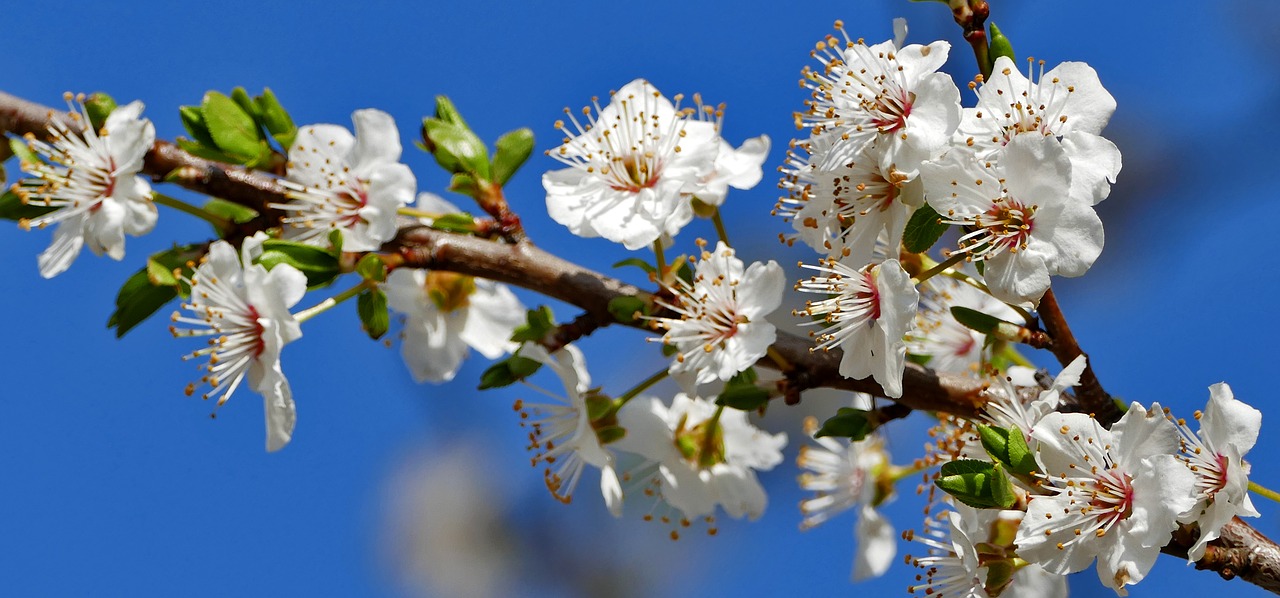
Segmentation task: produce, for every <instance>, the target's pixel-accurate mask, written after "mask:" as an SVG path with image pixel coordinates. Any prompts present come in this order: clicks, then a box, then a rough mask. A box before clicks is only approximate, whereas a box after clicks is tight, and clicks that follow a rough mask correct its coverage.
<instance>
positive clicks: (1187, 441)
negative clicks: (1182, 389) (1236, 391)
mask: <svg viewBox="0 0 1280 598" xmlns="http://www.w3.org/2000/svg"><path fill="white" fill-rule="evenodd" d="M1195 415H1196V419H1198V420H1200V431H1199V432H1198V433H1193V432H1191V430H1190V428H1188V427H1187V424H1186V421H1185V420H1178V421H1177V422H1176V423H1177V425H1178V431H1179V432H1180V433H1181V435H1182V459H1183V460H1184V461H1185V462H1186V464H1187V466H1188V467H1189V468H1190V469H1191V471H1192V472H1194V473H1195V476H1196V499H1197V501H1198V502H1197V503H1196V506H1195V508H1193V509H1192V510H1191V512H1189V513H1188V514H1187V516H1184V517H1183V518H1182V520H1183V522H1185V523H1190V522H1195V523H1198V524H1199V525H1200V538H1199V539H1198V540H1196V543H1195V545H1194V546H1192V547H1191V548H1190V549H1189V550H1187V559H1188V560H1190V561H1198V560H1200V557H1202V556H1204V551H1205V545H1207V544H1208V543H1209V542H1210V541H1212V540H1214V539H1215V538H1217V537H1218V534H1219V533H1220V532H1221V530H1222V526H1224V525H1226V524H1227V523H1228V522H1229V521H1231V519H1232V518H1233V517H1237V516H1243V517H1258V516H1259V515H1260V513H1258V511H1257V509H1254V508H1253V501H1252V500H1250V499H1249V464H1248V463H1246V462H1245V461H1244V459H1243V457H1244V454H1245V453H1247V452H1249V449H1251V448H1253V445H1254V443H1256V442H1257V441H1258V431H1259V430H1260V429H1261V428H1262V412H1261V411H1258V410H1257V409H1254V408H1253V407H1250V406H1249V405H1246V404H1244V402H1242V401H1240V400H1239V399H1236V398H1235V395H1233V394H1232V393H1231V387H1230V386H1227V384H1226V383H1225V382H1219V383H1217V384H1214V385H1213V386H1210V387H1209V404H1208V405H1206V406H1205V408H1204V412H1203V413H1201V412H1199V411H1197V412H1196V414H1195Z"/></svg>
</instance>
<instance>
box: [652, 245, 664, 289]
mask: <svg viewBox="0 0 1280 598" xmlns="http://www.w3.org/2000/svg"><path fill="white" fill-rule="evenodd" d="M653 255H654V259H656V260H657V261H658V282H662V281H664V280H666V279H667V255H666V254H665V253H663V251H662V239H658V240H657V241H654V242H653Z"/></svg>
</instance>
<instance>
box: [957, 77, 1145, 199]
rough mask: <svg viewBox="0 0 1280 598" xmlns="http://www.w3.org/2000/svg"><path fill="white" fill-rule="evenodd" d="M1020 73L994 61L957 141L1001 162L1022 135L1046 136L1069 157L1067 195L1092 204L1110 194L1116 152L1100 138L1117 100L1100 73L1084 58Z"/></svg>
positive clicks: (981, 157) (980, 155)
mask: <svg viewBox="0 0 1280 598" xmlns="http://www.w3.org/2000/svg"><path fill="white" fill-rule="evenodd" d="M1031 69H1032V63H1031V61H1027V74H1026V75H1023V74H1022V73H1021V72H1019V71H1018V69H1017V65H1015V64H1014V62H1013V61H1012V60H1010V59H1009V58H1008V57H1005V56H1001V57H999V58H997V59H996V63H995V66H994V67H993V68H992V69H991V77H989V78H988V79H987V80H986V81H985V82H984V83H983V85H982V86H981V87H979V88H978V105H977V106H976V107H974V108H966V109H965V110H964V117H963V118H962V119H961V121H960V127H959V129H957V130H956V134H955V143H956V144H957V145H965V146H967V147H970V148H972V149H973V151H974V152H975V153H976V154H977V156H978V159H979V160H983V161H986V162H999V161H1000V160H1002V159H1003V150H1004V147H1005V146H1006V145H1007V144H1008V143H1009V141H1010V140H1012V139H1013V138H1014V137H1016V136H1018V135H1020V134H1023V133H1033V134H1036V135H1038V136H1044V137H1050V138H1053V139H1056V140H1058V141H1059V142H1060V143H1061V144H1062V149H1063V150H1064V151H1065V153H1066V155H1067V157H1068V158H1069V159H1070V160H1071V194H1070V195H1071V198H1072V199H1074V200H1077V201H1080V202H1083V203H1085V204H1087V205H1093V204H1096V203H1098V202H1100V201H1102V200H1104V199H1106V198H1107V195H1108V194H1110V193H1111V183H1114V182H1115V180H1116V176H1117V175H1119V174H1120V150H1119V149H1118V148H1116V146H1115V144H1114V143H1111V142H1110V141H1108V140H1106V139H1104V138H1102V137H1101V136H1100V135H1099V134H1100V133H1102V129H1103V127H1105V126H1107V121H1109V120H1110V119H1111V114H1112V113H1113V112H1115V109H1116V101H1115V99H1114V98H1112V97H1111V94H1110V93H1107V90H1106V89H1103V87H1102V83H1101V82H1100V81H1099V80H1098V73H1097V72H1095V71H1094V70H1093V68H1092V67H1090V66H1089V65H1087V64H1085V63H1083V62H1064V63H1062V64H1060V65H1058V66H1056V67H1054V68H1053V70H1050V71H1049V72H1047V73H1045V72H1044V61H1040V71H1041V74H1040V76H1039V78H1038V80H1037V79H1036V78H1034V77H1033V73H1032V71H1031Z"/></svg>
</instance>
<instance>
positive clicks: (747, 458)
mask: <svg viewBox="0 0 1280 598" xmlns="http://www.w3.org/2000/svg"><path fill="white" fill-rule="evenodd" d="M618 425H620V426H621V427H622V428H624V429H625V430H626V431H627V432H626V436H624V437H623V438H622V440H620V441H618V443H617V447H618V449H619V450H625V451H629V452H632V453H635V454H637V455H640V456H642V457H644V458H646V459H648V460H649V461H652V462H653V463H654V464H656V467H657V473H656V475H657V481H658V484H659V489H660V490H659V491H660V492H661V498H662V500H664V501H666V503H667V504H669V505H671V506H672V507H674V508H676V509H679V510H680V511H681V512H682V513H684V516H685V517H686V518H687V519H695V518H698V517H703V516H707V515H711V514H712V513H713V512H714V511H715V508H716V506H717V505H719V506H720V507H721V508H723V509H724V510H725V512H726V513H728V514H729V516H731V517H735V518H742V517H743V516H746V517H749V518H750V519H756V518H758V517H760V515H761V514H763V513H764V509H765V505H766V503H767V497H766V495H765V492H764V488H763V487H762V486H761V485H760V481H759V480H758V479H756V474H755V472H756V471H767V470H770V469H773V468H774V466H776V465H777V464H778V463H781V462H782V447H783V446H785V445H786V443H787V435H786V434H785V433H779V434H776V435H774V434H768V433H766V432H763V431H761V430H759V429H757V428H756V427H755V426H753V425H751V423H750V422H748V421H747V414H746V413H745V412H743V411H739V410H737V409H723V408H719V407H717V406H716V405H715V404H714V403H712V402H711V401H709V400H707V399H703V398H700V397H696V396H689V395H686V394H684V393H680V394H677V395H676V396H675V399H674V400H673V401H672V402H671V406H670V407H667V406H666V405H664V404H663V403H662V401H660V400H658V399H657V398H654V397H644V396H640V397H636V398H634V399H631V400H630V401H629V402H627V404H626V405H624V406H623V407H622V409H620V410H619V411H618Z"/></svg>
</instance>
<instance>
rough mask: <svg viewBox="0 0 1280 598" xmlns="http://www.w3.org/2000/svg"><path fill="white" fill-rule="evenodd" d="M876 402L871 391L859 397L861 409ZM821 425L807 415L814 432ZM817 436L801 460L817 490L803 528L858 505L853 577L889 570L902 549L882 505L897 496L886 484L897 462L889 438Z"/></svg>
mask: <svg viewBox="0 0 1280 598" xmlns="http://www.w3.org/2000/svg"><path fill="white" fill-rule="evenodd" d="M870 404H871V397H870V396H868V395H861V394H860V396H858V397H857V398H856V399H855V407H856V408H870ZM817 424H818V422H817V420H815V419H813V418H809V419H807V420H805V433H806V434H808V435H809V436H810V437H812V436H813V434H814V433H815V432H817V430H818V425H817ZM813 441H814V442H816V443H817V446H813V445H806V446H802V447H800V456H799V457H798V458H797V460H796V463H797V465H799V466H800V467H801V468H802V469H806V470H808V471H807V472H805V473H803V474H801V476H800V487H801V488H804V489H805V490H809V491H811V492H814V493H815V494H814V496H813V498H809V499H805V500H803V501H801V502H800V512H801V513H803V515H804V521H803V522H802V523H801V524H800V527H801V529H809V528H812V527H814V526H817V525H819V524H821V523H823V522H825V521H827V520H828V519H830V518H832V517H834V516H836V515H838V514H839V513H841V512H843V511H846V510H849V509H856V510H857V513H858V523H857V525H855V527H854V539H855V552H854V556H853V580H854V581H859V580H863V579H869V578H872V577H879V576H881V575H884V572H885V571H886V570H888V568H889V565H890V564H892V563H893V558H894V555H896V554H897V550H898V541H897V534H896V533H895V532H894V530H893V524H891V523H889V520H888V519H886V518H885V517H884V515H882V514H881V513H880V511H879V510H877V508H876V507H878V506H880V505H882V504H884V503H886V502H888V501H889V500H891V499H892V498H893V485H892V484H891V483H890V484H882V483H880V479H881V476H882V475H883V474H885V473H886V470H887V469H888V468H889V467H890V465H891V464H890V463H889V453H888V451H887V450H886V449H885V443H884V439H882V438H881V437H880V436H878V435H874V434H873V435H870V436H868V437H867V438H865V439H863V440H859V441H856V442H849V441H840V440H836V439H834V438H830V437H822V438H813Z"/></svg>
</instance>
